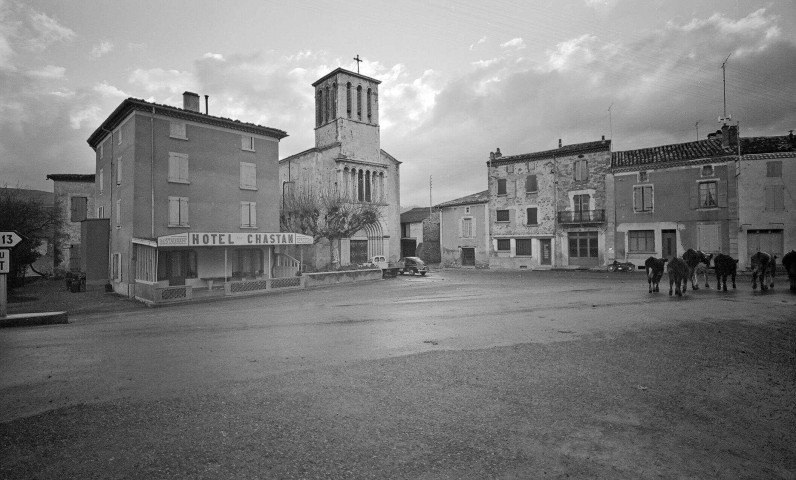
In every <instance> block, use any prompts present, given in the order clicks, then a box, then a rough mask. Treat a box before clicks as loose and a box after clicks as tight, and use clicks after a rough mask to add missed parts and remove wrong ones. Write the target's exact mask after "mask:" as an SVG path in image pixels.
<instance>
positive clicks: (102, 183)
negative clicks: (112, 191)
mask: <svg viewBox="0 0 796 480" xmlns="http://www.w3.org/2000/svg"><path fill="white" fill-rule="evenodd" d="M103 190H105V175H104V174H103V169H102V168H100V170H99V191H100V193H102V191H103Z"/></svg>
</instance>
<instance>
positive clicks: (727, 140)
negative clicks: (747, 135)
mask: <svg viewBox="0 0 796 480" xmlns="http://www.w3.org/2000/svg"><path fill="white" fill-rule="evenodd" d="M721 146H722V147H725V148H727V147H729V148H735V147H737V146H738V126H737V125H727V124H726V123H725V124H724V125H723V126H722V127H721Z"/></svg>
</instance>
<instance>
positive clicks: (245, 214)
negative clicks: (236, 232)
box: [240, 202, 249, 227]
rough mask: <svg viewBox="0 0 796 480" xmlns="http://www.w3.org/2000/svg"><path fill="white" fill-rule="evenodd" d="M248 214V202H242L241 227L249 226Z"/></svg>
mask: <svg viewBox="0 0 796 480" xmlns="http://www.w3.org/2000/svg"><path fill="white" fill-rule="evenodd" d="M248 216H249V215H248V212H247V211H246V202H240V226H241V227H245V226H246V225H247V223H246V220H247V219H248Z"/></svg>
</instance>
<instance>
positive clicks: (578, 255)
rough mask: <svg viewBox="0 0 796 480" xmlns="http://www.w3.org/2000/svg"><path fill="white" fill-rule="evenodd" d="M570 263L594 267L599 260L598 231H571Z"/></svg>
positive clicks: (569, 235)
mask: <svg viewBox="0 0 796 480" xmlns="http://www.w3.org/2000/svg"><path fill="white" fill-rule="evenodd" d="M567 240H568V241H569V265H571V266H575V265H579V266H582V267H594V266H596V265H597V263H598V260H599V245H598V236H597V232H569V234H568V235H567Z"/></svg>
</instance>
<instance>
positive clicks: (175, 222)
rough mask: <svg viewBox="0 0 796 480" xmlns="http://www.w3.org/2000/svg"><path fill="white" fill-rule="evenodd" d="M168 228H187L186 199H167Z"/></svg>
mask: <svg viewBox="0 0 796 480" xmlns="http://www.w3.org/2000/svg"><path fill="white" fill-rule="evenodd" d="M169 226H170V227H187V226H188V197H169Z"/></svg>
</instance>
